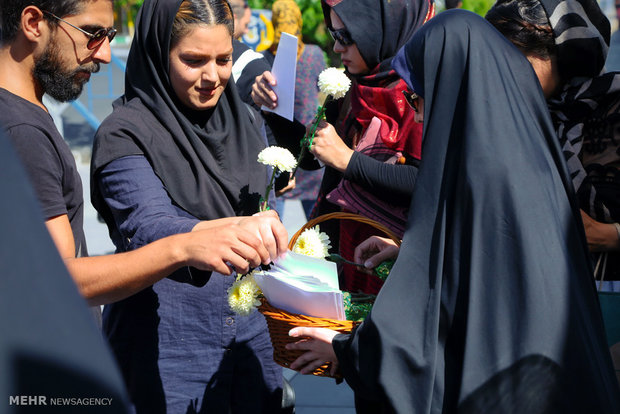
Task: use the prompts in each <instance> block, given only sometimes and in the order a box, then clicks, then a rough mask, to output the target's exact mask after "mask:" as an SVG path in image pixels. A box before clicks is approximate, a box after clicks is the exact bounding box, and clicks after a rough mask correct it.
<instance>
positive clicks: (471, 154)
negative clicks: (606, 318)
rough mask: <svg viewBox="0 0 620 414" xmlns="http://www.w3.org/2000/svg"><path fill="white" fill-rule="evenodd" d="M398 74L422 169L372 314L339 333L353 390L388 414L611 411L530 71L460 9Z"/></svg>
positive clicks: (614, 400) (567, 198) (588, 274)
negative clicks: (421, 118)
mask: <svg viewBox="0 0 620 414" xmlns="http://www.w3.org/2000/svg"><path fill="white" fill-rule="evenodd" d="M394 66H395V68H396V70H397V71H398V72H399V73H400V75H401V76H402V77H403V78H404V79H405V80H406V81H407V82H408V84H409V86H410V87H413V88H414V89H415V90H416V91H418V92H419V93H420V95H422V96H424V98H425V103H424V109H425V125H424V144H423V149H422V153H423V157H422V164H421V166H420V170H419V174H418V179H417V183H416V187H415V189H414V193H413V197H412V202H411V208H410V215H409V222H408V227H407V230H406V233H405V236H404V239H403V244H402V246H401V250H400V254H399V258H398V260H397V262H396V264H395V265H394V268H393V270H392V273H391V275H390V277H389V278H388V280H387V282H386V284H385V285H384V287H383V289H382V290H381V291H380V293H379V295H378V297H377V301H376V303H375V305H374V308H373V310H372V313H371V315H370V317H369V318H367V319H366V321H365V322H364V323H363V324H362V325H361V326H360V327H359V328H358V329H357V330H356V332H354V334H353V335H351V336H344V335H339V336H337V337H336V338H334V348H335V350H336V353H337V355H338V360H339V362H340V367H341V370H342V372H343V374H344V376H345V379H346V380H347V382H348V383H349V384H350V385H351V386H352V388H353V389H354V391H355V392H356V393H358V394H361V395H364V396H365V397H366V398H371V397H372V398H374V399H375V400H377V401H380V402H381V404H382V405H383V407H384V409H385V411H388V412H398V413H416V414H418V413H438V412H449V413H454V412H472V413H474V412H480V413H482V412H485V413H486V412H488V413H491V412H492V413H506V412H515V413H516V412H519V413H525V412H527V413H550V412H562V413H566V412H596V413H613V412H618V411H619V410H620V397H619V394H618V385H617V381H616V379H615V376H614V373H613V370H612V366H611V360H610V357H609V352H608V350H607V346H606V341H605V336H604V332H603V325H602V320H601V314H600V309H599V306H598V301H597V297H596V292H595V288H594V285H593V281H592V270H591V265H590V262H589V258H588V252H587V246H586V242H585V236H584V234H583V230H582V224H581V220H580V217H579V211H578V206H577V205H576V201H575V197H574V194H573V191H572V184H571V181H570V177H569V176H568V173H567V169H566V166H565V162H564V159H563V157H562V153H561V151H560V148H559V146H558V144H557V139H556V138H555V132H554V130H553V125H552V124H551V119H550V117H549V113H548V109H547V106H546V102H545V99H544V97H543V94H542V91H541V89H540V86H539V84H538V82H537V80H536V76H535V74H534V72H533V70H532V67H531V65H530V64H529V62H528V61H527V60H526V59H525V58H524V57H523V55H522V54H521V53H520V52H519V51H518V50H517V49H516V48H515V47H514V46H512V44H510V43H509V42H508V41H507V40H506V39H505V38H504V37H503V36H502V35H501V34H499V32H497V31H496V30H495V29H494V28H493V27H492V26H491V25H490V24H488V23H487V22H486V21H484V20H483V19H482V18H480V17H478V16H476V15H474V14H473V13H470V12H466V11H462V10H455V11H448V12H445V13H442V14H440V15H439V16H438V17H435V18H434V19H431V21H430V22H429V23H427V24H426V25H425V26H423V27H422V29H420V30H419V31H418V32H417V34H416V35H415V36H414V37H413V38H412V39H411V41H409V42H408V43H407V45H406V46H405V47H404V48H403V49H402V50H401V51H400V52H399V54H398V55H397V57H396V58H395V60H394Z"/></svg>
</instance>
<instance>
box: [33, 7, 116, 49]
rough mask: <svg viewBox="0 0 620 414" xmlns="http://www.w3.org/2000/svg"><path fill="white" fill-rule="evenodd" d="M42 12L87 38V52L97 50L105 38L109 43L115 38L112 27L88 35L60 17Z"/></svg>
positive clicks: (114, 31) (114, 30)
mask: <svg viewBox="0 0 620 414" xmlns="http://www.w3.org/2000/svg"><path fill="white" fill-rule="evenodd" d="M42 12H43V13H45V14H47V15H48V16H51V17H53V18H54V19H56V20H58V21H61V22H63V23H66V24H68V25H69V26H71V27H73V28H74V29H77V30H79V31H80V32H82V33H84V34H85V35H86V36H88V43H86V47H87V48H88V50H93V49H95V48H97V47H98V46H99V45H100V44H102V43H103V42H104V41H105V38H106V37H107V38H108V40H109V41H110V42H111V41H112V39H114V36H116V29H115V28H113V27H110V28H107V29H99V30H97V31H96V32H95V33H90V32H87V31H86V30H84V29H80V28H79V27H77V26H74V25H72V24H71V23H69V22H68V21H66V20H64V19H61V18H60V17H58V16H56V15H55V14H54V13H50V12H48V11H45V10H42Z"/></svg>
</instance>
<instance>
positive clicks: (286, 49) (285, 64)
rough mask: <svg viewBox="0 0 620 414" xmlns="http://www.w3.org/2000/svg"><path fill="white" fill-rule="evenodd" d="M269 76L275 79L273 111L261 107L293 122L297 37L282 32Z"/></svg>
mask: <svg viewBox="0 0 620 414" xmlns="http://www.w3.org/2000/svg"><path fill="white" fill-rule="evenodd" d="M271 74H272V75H273V76H274V78H276V81H277V85H276V86H273V91H274V92H275V93H276V95H277V96H278V106H276V107H275V109H271V108H267V107H266V106H264V105H263V107H262V108H261V109H262V110H264V111H268V112H273V113H275V114H278V115H280V116H281V117H283V118H286V119H288V120H289V121H293V113H294V110H295V76H296V74H297V37H296V36H293V35H291V34H288V33H284V32H282V36H281V37H280V43H279V44H278V50H277V51H276V57H275V59H274V61H273V66H272V67H271Z"/></svg>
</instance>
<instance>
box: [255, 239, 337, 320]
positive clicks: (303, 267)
mask: <svg viewBox="0 0 620 414" xmlns="http://www.w3.org/2000/svg"><path fill="white" fill-rule="evenodd" d="M254 279H255V280H256V283H258V285H259V286H260V288H261V290H262V291H263V294H264V295H265V297H266V298H267V300H268V301H269V304H271V306H274V307H276V308H279V309H282V310H285V311H287V312H292V313H299V314H302V315H307V316H315V317H319V318H329V319H336V320H345V319H346V316H345V313H344V305H343V303H342V292H341V291H340V290H339V289H338V273H337V269H336V264H335V263H332V262H328V261H327V260H323V259H315V258H312V257H308V256H304V255H300V254H296V253H293V252H290V251H289V252H288V253H287V254H286V255H285V256H284V257H282V258H280V259H278V260H276V263H275V264H273V265H272V266H271V269H270V270H268V271H265V272H262V273H255V274H254Z"/></svg>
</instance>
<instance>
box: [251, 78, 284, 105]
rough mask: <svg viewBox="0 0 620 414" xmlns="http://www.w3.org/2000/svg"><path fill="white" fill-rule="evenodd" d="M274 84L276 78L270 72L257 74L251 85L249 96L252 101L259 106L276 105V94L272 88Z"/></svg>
mask: <svg viewBox="0 0 620 414" xmlns="http://www.w3.org/2000/svg"><path fill="white" fill-rule="evenodd" d="M276 84H277V82H276V78H274V77H273V75H272V74H271V72H269V71H265V72H263V73H262V75H258V76H257V77H256V80H255V81H254V84H253V85H252V94H251V96H252V100H253V101H254V103H255V104H256V105H258V106H259V107H261V106H263V105H264V106H266V107H267V108H271V109H274V108H275V107H276V106H278V95H276V93H275V92H274V91H273V89H272V88H273V87H274V86H276Z"/></svg>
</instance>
